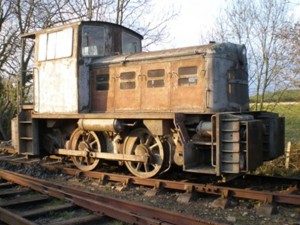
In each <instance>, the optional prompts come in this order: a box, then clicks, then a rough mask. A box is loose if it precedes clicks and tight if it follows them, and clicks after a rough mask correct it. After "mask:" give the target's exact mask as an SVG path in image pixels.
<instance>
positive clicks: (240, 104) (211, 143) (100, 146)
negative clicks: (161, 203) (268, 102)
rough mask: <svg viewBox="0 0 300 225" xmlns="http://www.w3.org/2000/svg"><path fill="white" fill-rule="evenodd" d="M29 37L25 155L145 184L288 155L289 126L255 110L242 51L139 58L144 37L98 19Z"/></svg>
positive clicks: (22, 122) (226, 47)
mask: <svg viewBox="0 0 300 225" xmlns="http://www.w3.org/2000/svg"><path fill="white" fill-rule="evenodd" d="M23 38H24V39H26V38H34V39H35V69H34V76H33V81H34V91H33V96H34V98H33V103H32V104H21V110H20V113H19V115H18V117H17V119H16V120H15V121H14V123H13V125H14V126H13V127H14V129H13V137H14V138H13V139H14V141H13V142H14V144H15V146H16V148H17V149H18V151H19V153H20V154H30V155H39V154H45V153H46V152H48V153H51V154H59V155H65V156H69V157H71V158H72V160H73V162H74V164H75V165H76V166H77V167H78V168H80V169H81V170H85V171H87V170H92V169H94V168H95V167H96V166H98V164H99V163H101V161H104V160H105V161H107V160H113V161H118V162H119V164H120V165H122V164H125V165H126V166H127V168H128V169H129V171H130V172H131V173H132V174H134V175H136V176H139V177H143V178H148V177H153V176H156V175H159V174H161V173H164V172H166V171H168V169H170V168H171V166H172V165H173V164H176V165H178V166H181V167H182V169H183V170H184V171H187V172H194V173H199V174H200V173H201V174H213V175H217V176H223V177H226V176H230V175H237V174H240V173H245V172H248V171H251V170H254V169H255V168H257V167H258V166H260V165H261V164H262V162H263V161H266V160H270V159H273V158H275V157H277V156H279V155H281V154H283V149H284V119H283V118H280V117H278V115H277V114H275V113H270V112H250V111H249V96H248V74H247V59H246V50H245V47H244V46H243V45H236V44H231V43H210V44H208V45H205V46H196V47H187V48H179V49H171V50H163V51H155V52H142V51H141V40H142V36H140V35H139V34H137V33H135V32H134V31H132V30H130V29H127V28H125V27H122V26H119V25H115V24H110V23H106V22H93V21H90V22H78V23H72V24H69V25H64V26H60V27H54V28H48V29H45V30H42V31H38V32H36V33H34V34H28V35H24V36H23ZM23 83H24V82H23Z"/></svg>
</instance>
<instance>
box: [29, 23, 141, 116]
mask: <svg viewBox="0 0 300 225" xmlns="http://www.w3.org/2000/svg"><path fill="white" fill-rule="evenodd" d="M141 40H142V36H141V35H139V34H137V33H135V32H134V31H131V30H129V29H127V28H124V27H122V26H119V25H115V24H110V23H106V22H93V21H91V22H78V23H72V24H70V25H64V26H61V27H55V28H49V29H45V30H42V31H39V32H36V33H35V44H36V47H35V67H36V71H35V81H38V82H35V85H34V103H35V104H34V106H35V107H34V110H35V112H37V113H59V112H60V113H81V112H88V111H89V110H90V100H89V96H90V74H89V72H90V71H89V65H90V63H91V61H92V60H93V59H94V58H100V57H109V56H113V55H123V54H131V53H136V52H140V51H141ZM53 87H56V88H53ZM70 87H72V88H70Z"/></svg>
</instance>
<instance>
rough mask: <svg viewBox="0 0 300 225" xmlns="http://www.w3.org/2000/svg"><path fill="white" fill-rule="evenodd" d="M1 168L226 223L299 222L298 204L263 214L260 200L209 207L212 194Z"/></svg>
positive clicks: (34, 167) (32, 167)
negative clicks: (186, 195) (188, 194)
mask: <svg viewBox="0 0 300 225" xmlns="http://www.w3.org/2000/svg"><path fill="white" fill-rule="evenodd" d="M0 168H3V169H7V170H11V171H15V172H19V173H23V174H27V175H30V176H34V177H38V178H41V179H46V180H49V181H52V182H55V183H56V184H59V183H61V184H63V185H70V186H72V187H78V188H82V189H86V190H89V191H91V192H95V193H99V194H102V195H106V196H111V197H115V198H118V199H126V200H132V201H136V202H139V203H142V204H146V205H150V206H154V207H160V208H162V209H167V210H173V211H176V212H179V213H184V214H188V215H191V216H194V217H199V218H201V219H206V220H213V221H216V222H222V223H226V224H241V225H242V224H243V225H244V224H249V225H250V224H251V225H255V224H266V225H269V224H270V225H271V224H272V225H274V224H280V225H284V224H292V225H300V207H294V206H288V205H278V206H275V207H274V211H276V212H275V213H274V214H273V215H271V216H263V215H259V214H258V213H257V209H258V208H259V207H260V202H257V201H247V200H241V199H232V200H231V201H230V204H229V205H228V206H227V207H226V208H225V209H222V208H216V207H213V206H212V202H213V201H214V200H215V198H214V197H211V196H206V195H200V194H197V195H195V196H193V200H192V201H191V202H189V203H180V202H178V201H176V199H177V198H178V197H179V196H180V195H182V193H178V192H174V191H167V190H162V191H160V192H158V193H157V195H156V196H152V197H151V196H146V195H145V193H146V192H147V191H149V190H150V189H149V188H147V187H143V186H131V187H127V188H124V187H121V186H120V184H118V183H111V182H108V183H106V184H105V185H102V184H100V183H99V181H98V180H95V179H91V178H78V177H74V176H69V175H64V174H60V173H56V172H50V171H48V170H46V169H44V168H43V167H41V166H40V165H38V164H34V165H30V166H26V167H24V166H12V165H9V164H7V163H6V162H3V161H0Z"/></svg>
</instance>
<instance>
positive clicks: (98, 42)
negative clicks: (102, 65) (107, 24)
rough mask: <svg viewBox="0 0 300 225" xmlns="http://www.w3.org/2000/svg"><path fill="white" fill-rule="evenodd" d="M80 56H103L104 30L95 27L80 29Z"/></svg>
mask: <svg viewBox="0 0 300 225" xmlns="http://www.w3.org/2000/svg"><path fill="white" fill-rule="evenodd" d="M81 40H82V43H81V47H82V56H84V57H95V56H104V51H105V49H104V46H105V38H104V28H103V27H96V26H84V27H83V28H82V39H81Z"/></svg>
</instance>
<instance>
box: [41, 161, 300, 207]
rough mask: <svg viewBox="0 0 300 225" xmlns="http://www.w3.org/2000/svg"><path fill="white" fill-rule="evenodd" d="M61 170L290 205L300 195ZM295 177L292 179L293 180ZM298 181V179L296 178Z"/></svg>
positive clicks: (87, 175) (299, 199) (146, 184)
mask: <svg viewBox="0 0 300 225" xmlns="http://www.w3.org/2000/svg"><path fill="white" fill-rule="evenodd" d="M43 166H45V167H46V168H48V169H51V170H55V169H57V167H55V166H54V165H43ZM59 170H61V172H63V173H66V174H69V175H75V176H79V175H82V176H86V177H90V178H96V179H99V180H103V181H105V180H107V181H108V180H109V181H115V182H121V183H123V184H136V185H144V186H149V187H154V188H157V189H159V188H166V189H173V190H178V191H186V192H192V191H196V192H199V193H205V194H212V195H218V196H222V197H236V198H243V199H251V200H259V201H262V202H264V203H270V204H271V203H274V202H276V203H282V204H291V205H300V195H297V194H293V193H283V192H271V191H257V190H250V189H241V188H233V187H226V186H219V185H210V184H198V183H190V182H182V181H170V180H162V179H144V178H138V177H134V176H127V175H120V174H111V173H104V172H92V171H89V172H83V171H79V170H77V169H72V168H60V169H59ZM295 180H297V179H293V181H295ZM298 181H299V182H298V183H300V179H298Z"/></svg>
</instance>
